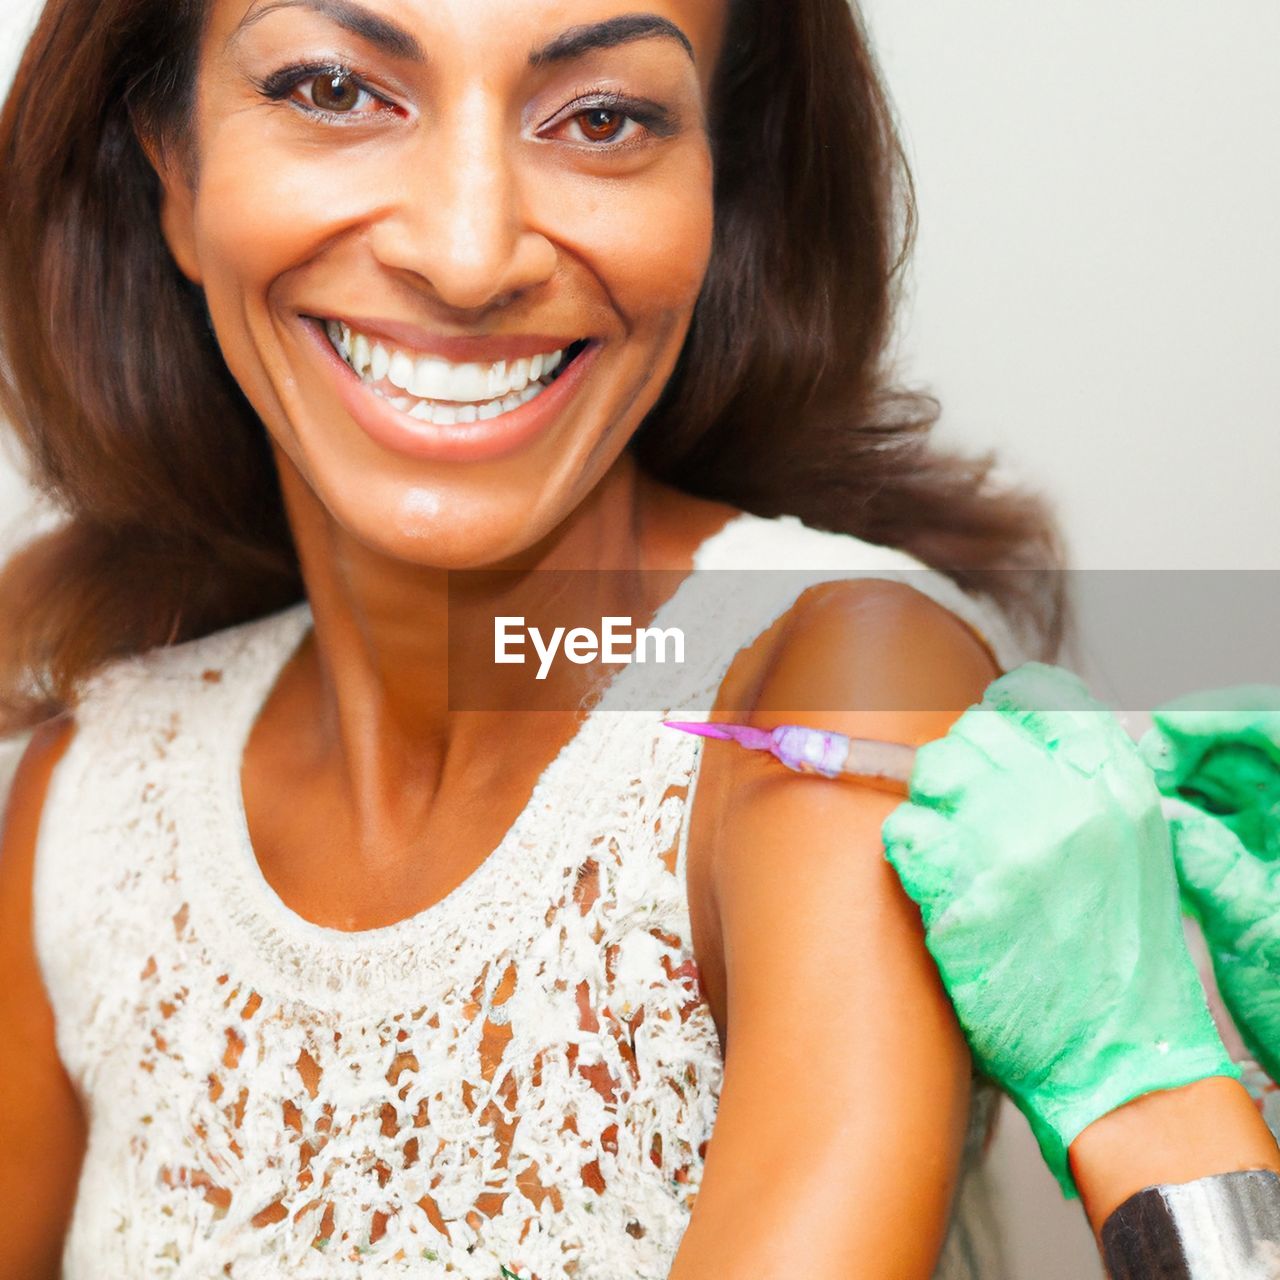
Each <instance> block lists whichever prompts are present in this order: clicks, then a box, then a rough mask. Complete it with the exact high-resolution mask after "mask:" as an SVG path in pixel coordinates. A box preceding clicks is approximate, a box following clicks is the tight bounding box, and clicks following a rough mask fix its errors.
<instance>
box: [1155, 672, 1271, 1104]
mask: <svg viewBox="0 0 1280 1280" xmlns="http://www.w3.org/2000/svg"><path fill="white" fill-rule="evenodd" d="M1152 719H1153V720H1154V721H1155V727H1154V728H1153V729H1152V730H1151V731H1150V732H1149V733H1147V734H1146V735H1145V736H1144V737H1143V739H1142V742H1141V743H1140V744H1139V745H1140V750H1141V752H1142V756H1143V758H1144V759H1145V760H1146V761H1147V763H1148V764H1149V765H1150V766H1151V769H1152V771H1153V773H1154V776H1155V781H1156V785H1157V786H1158V787H1159V788H1160V790H1161V791H1162V792H1164V794H1165V795H1167V796H1169V797H1171V798H1173V797H1178V798H1180V799H1181V800H1182V801H1183V802H1184V803H1182V804H1180V805H1178V806H1177V807H1176V812H1175V813H1173V814H1172V815H1171V817H1170V820H1169V833H1170V837H1171V840H1172V845H1173V855H1174V862H1175V865H1176V868H1177V872H1178V879H1179V882H1180V883H1181V886H1182V897H1183V902H1184V905H1185V906H1186V907H1187V909H1188V910H1189V911H1190V912H1191V913H1192V914H1193V915H1194V916H1195V917H1196V918H1197V919H1198V920H1199V921H1200V926H1201V929H1202V931H1203V933H1204V938H1205V942H1206V944H1207V946H1208V948H1209V955H1210V958H1211V959H1212V960H1213V970H1214V976H1215V977H1216V978H1217V980H1218V990H1219V991H1220V992H1221V993H1222V999H1223V1001H1224V1002H1225V1003H1226V1006H1227V1008H1228V1010H1229V1011H1230V1013H1231V1016H1232V1019H1233V1020H1234V1021H1235V1024H1236V1026H1237V1027H1238V1028H1239V1030H1240V1035H1241V1038H1242V1039H1243V1040H1244V1042H1245V1044H1246V1045H1247V1046H1248V1048H1249V1051H1250V1052H1251V1053H1252V1054H1253V1056H1254V1057H1255V1058H1256V1059H1257V1060H1258V1062H1259V1064H1260V1065H1261V1066H1262V1069H1263V1070H1264V1071H1265V1072H1266V1073H1267V1074H1268V1075H1269V1076H1270V1077H1271V1078H1272V1079H1273V1080H1280V861H1276V859H1280V688H1278V687H1275V686H1268V685H1239V686H1236V687H1234V688H1230V689H1216V690H1210V691H1207V692H1202V693H1193V694H1187V695H1185V696H1184V697H1181V698H1177V699H1175V700H1174V701H1172V702H1169V703H1166V704H1165V705H1164V706H1162V707H1159V708H1157V709H1156V710H1155V711H1154V712H1153V713H1152ZM1191 806H1194V808H1192V807H1191Z"/></svg>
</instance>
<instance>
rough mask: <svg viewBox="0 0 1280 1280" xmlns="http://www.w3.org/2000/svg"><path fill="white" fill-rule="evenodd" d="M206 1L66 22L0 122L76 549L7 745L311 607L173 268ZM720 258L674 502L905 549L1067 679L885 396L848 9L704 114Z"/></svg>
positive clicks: (893, 279) (900, 201)
mask: <svg viewBox="0 0 1280 1280" xmlns="http://www.w3.org/2000/svg"><path fill="white" fill-rule="evenodd" d="M204 7H205V6H204V4H203V3H202V2H201V0H48V3H47V4H46V5H45V8H44V11H43V14H42V16H41V18H40V21H39V24H38V26H37V27H36V30H35V33H34V35H33V36H32V38H31V40H30V42H29V44H28V46H27V49H26V52H25V55H24V57H23V59H22V62H21V64H20V66H19V68H18V72H17V75H16V78H15V80H14V83H13V86H12V88H11V91H10V93H9V97H8V100H7V102H6V104H5V107H4V111H3V115H2V116H0V411H3V413H4V414H5V415H7V417H8V418H9V420H10V422H11V424H12V427H13V429H14V430H15V431H16V433H17V437H18V440H19V443H20V444H21V446H22V449H23V451H24V453H25V455H26V457H27V459H28V460H29V464H30V471H31V475H32V479H33V481H34V482H35V484H36V485H37V487H38V488H39V489H40V490H41V491H42V492H44V493H45V494H46V495H48V496H49V497H50V498H52V499H53V501H54V502H55V503H56V504H57V505H58V506H59V507H61V508H62V509H63V510H65V511H66V512H67V513H68V515H69V517H70V518H69V519H68V520H67V521H66V523H65V524H63V525H62V526H61V527H60V528H58V529H57V530H55V531H54V532H52V533H48V534H45V535H43V536H41V537H39V538H37V539H35V540H34V541H32V542H30V543H29V544H28V545H27V546H26V547H24V548H23V549H22V550H20V551H19V552H18V553H17V554H16V555H15V556H14V557H13V558H12V559H11V560H10V561H9V563H8V564H7V565H6V566H5V567H4V569H3V571H0V625H2V626H3V628H4V631H3V635H0V735H3V734H5V733H10V732H15V731H17V730H19V729H22V728H25V727H28V726H30V725H33V724H36V723H38V722H40V721H41V720H43V719H45V718H47V717H48V716H50V715H53V714H56V713H57V712H58V711H61V710H63V709H66V708H68V707H71V706H74V703H75V697H76V690H77V687H78V685H79V682H80V681H81V680H83V679H84V678H85V677H86V676H88V675H89V674H91V673H92V672H93V671H94V670H96V669H97V668H98V667H100V666H101V665H102V664H103V663H105V662H107V661H109V660H111V659H113V658H116V657H121V656H124V655H127V654H131V653H136V652H141V651H144V650H146V649H148V648H151V647H152V646H155V645H158V644H167V643H177V642H181V641H184V640H189V639H194V638H196V637H198V636H201V635H205V634H207V633H209V632H211V631H214V630H218V629H220V628H222V627H226V626H230V625H233V624H235V623H238V622H242V621H246V620H248V619H250V618H253V617H257V616H261V615H262V614H264V613H267V612H270V611H272V610H274V609H277V608H283V607H285V606H286V605H288V604H290V603H293V602H294V601H297V600H299V599H301V597H302V593H303V583H302V579H301V576H300V574H299V569H298V563H297V557H296V554H295V551H294V548H293V543H292V538H291V535H290V531H289V527H288V523H287V520H286V518H285V513H284V509H283V504H282V500H281V496H280V490H279V481H278V477H277V475H276V471H275V465H274V460H273V457H272V454H271V451H270V448H269V445H268V441H267V436H266V432H265V430H264V428H263V426H262V424H261V422H260V421H259V420H258V418H257V416H256V415H255V413H254V412H253V410H252V408H251V407H250V405H249V404H248V402H247V401H246V399H245V398H244V396H243V395H242V394H241V392H240V389H239V387H238V386H237V385H236V383H235V381H234V379H233V378H232V376H231V374H230V373H229V371H228V369H227V367H226V365H225V363H224V362H223V359H222V356H221V353H220V352H219V349H218V346H217V342H216V340H215V339H214V337H213V335H212V333H211V331H210V328H209V325H208V321H207V315H206V312H205V309H204V303H203V298H202V296H201V294H200V292H199V291H198V290H196V289H194V288H193V287H192V286H191V285H190V284H189V283H188V282H187V281H186V280H185V279H184V278H183V277H182V275H181V274H180V273H179V272H178V270H177V268H176V266H175V265H174V263H173V261H172V260H171V258H170V255H169V252H168V249H167V247H166V245H165V242H164V240H163V238H162V235H161V231H160V224H159V186H158V180H157V178H156V176H155V173H154V170H153V169H152V167H151V165H150V163H149V162H148V160H147V158H146V155H145V153H144V151H143V150H142V147H141V145H140V143H139V141H138V139H139V136H146V137H151V138H154V139H158V140H160V141H161V142H169V143H173V144H176V145H180V144H181V142H182V140H183V139H184V137H185V136H186V130H187V127H188V125H189V123H190V119H191V111H192V100H193V94H194V83H195V75H196V69H197V56H198V47H199V42H200V37H201V34H202V29H203V21H204ZM711 105H712V122H713V144H714V147H715V157H716V222H717V229H716V244H715V251H714V254H713V259H712V264H711V268H710V272H709V275H708V278H707V281H706V285H705V288H704V290H703V294H702V297H701V299H700V301H699V304H698V308H697V312H696V315H695V318H694V325H693V329H692V331H691V333H690V337H689V341H688V343H687V346H686V349H685V351H684V354H683V356H682V359H681V362H680V365H679V367H678V368H677V370H676V373H675V375H674V376H673V378H672V380H671V382H670V384H669V385H668V387H667V388H666V390H665V392H664V394H663V397H662V399H661V401H660V403H659V404H658V405H657V406H656V408H655V409H654V410H653V412H652V413H651V414H650V415H649V417H648V418H647V419H646V421H645V422H644V424H643V425H642V427H641V428H640V430H639V432H638V433H637V435H636V437H635V439H634V440H633V442H632V446H631V447H632V448H633V449H634V450H635V452H636V456H637V458H638V460H639V461H640V463H641V464H642V465H643V466H644V467H645V468H646V469H647V470H649V471H650V472H651V473H652V474H654V475H656V476H657V477H659V478H660V479H662V480H665V481H666V482H668V483H670V484H673V485H675V486H676V487H678V488H680V489H682V490H684V491H686V492H689V493H695V494H701V495H704V496H708V497H715V498H719V499H721V500H724V501H727V502H731V503H733V504H735V505H737V506H740V507H743V508H744V509H746V510H749V511H754V512H756V513H757V514H760V515H778V514H783V513H790V514H793V515H797V516H799V517H800V518H801V519H802V520H804V521H805V522H806V523H809V524H812V525H815V526H817V527H819V528H825V529H833V530H840V531H844V532H849V533H853V534H856V535H857V536H858V537H861V538H864V539H866V540H867V541H870V542H877V543H881V544H884V545H887V546H892V547H897V548H900V549H902V550H904V551H907V552H909V553H910V554H912V555H914V556H916V557H918V558H919V559H920V560H922V561H923V562H924V563H926V564H928V565H930V566H933V567H935V568H938V569H941V570H942V571H944V572H946V573H948V574H950V575H951V576H952V577H953V578H954V579H955V580H956V581H957V582H958V583H959V584H960V585H961V586H963V587H965V588H966V589H968V590H971V591H974V592H977V593H981V594H986V595H987V596H989V597H990V598H991V599H992V600H994V601H995V602H996V603H997V604H998V605H999V606H1000V607H1001V608H1003V609H1004V610H1005V612H1006V614H1007V615H1008V617H1009V618H1010V620H1011V621H1013V622H1014V623H1015V624H1016V625H1017V626H1018V627H1019V628H1020V629H1022V630H1023V631H1024V633H1025V634H1028V635H1032V636H1038V637H1039V638H1040V640H1041V647H1040V656H1043V657H1044V658H1046V659H1047V660H1051V659H1052V657H1053V656H1054V654H1056V652H1057V650H1058V647H1059V645H1060V642H1061V639H1062V636H1063V631H1064V627H1065V624H1066V620H1067V617H1066V614H1067V603H1066V600H1065V597H1064V593H1063V590H1062V587H1061V585H1060V584H1061V582H1062V579H1063V577H1064V575H1062V574H1059V573H1054V572H1044V570H1052V569H1056V568H1059V567H1061V565H1062V562H1063V559H1064V555H1063V547H1062V543H1061V540H1060V534H1059V532H1058V530H1057V528H1056V527H1055V524H1054V520H1053V517H1052V515H1051V513H1050V509H1049V507H1048V506H1047V504H1046V503H1045V501H1044V499H1043V498H1041V497H1040V496H1039V495H1036V494H1034V493H1030V492H1027V491H1023V490H1014V489H1009V488H997V487H996V486H995V485H994V484H993V483H992V477H991V472H992V469H993V466H994V464H995V459H994V457H993V455H991V454H987V455H984V456H982V457H979V458H969V457H964V456H961V455H958V454H954V453H946V452H943V451H940V450H938V449H937V448H935V447H934V446H933V445H932V444H931V443H930V441H929V440H928V434H929V431H930V428H931V427H932V425H933V422H934V420H935V418H936V416H937V406H936V404H935V403H934V402H933V401H932V399H930V398H928V397H925V396H920V395H911V394H907V393H902V392H895V391H893V390H892V389H890V388H889V387H888V386H887V385H886V378H885V371H884V367H883V366H884V359H885V349H886V341H887V336H888V333H889V328H890V325H891V321H892V315H893V305H894V301H895V294H896V286H897V280H898V278H899V273H900V268H901V265H902V263H903V261H904V260H905V257H906V254H907V251H908V249H909V247H910V243H911V239H912V234H913V230H914V202H913V198H912V191H911V185H910V178H909V175H908V173H907V169H906V165H905V162H904V158H903V155H902V152H901V149H900V146H899V143H898V140H897V137H896V134H895V130H894V127H893V122H892V116H891V112H890V109H889V106H888V103H887V101H886V98H885V95H884V91H883V89H882V87H881V84H880V78H879V75H878V73H877V69H876V66H875V63H874V60H873V57H872V54H871V51H870V47H869V44H868V41H867V39H866V36H865V33H864V31H863V29H862V25H861V21H860V19H859V17H858V15H857V13H856V11H854V10H853V9H851V8H850V6H849V4H848V2H847V0H788V3H787V4H786V5H785V7H784V6H780V5H778V4H777V3H776V0H774V2H773V3H769V4H766V3H764V0H733V4H732V8H731V14H730V30H729V32H728V35H727V40H726V45H725V50H724V54H723V58H722V62H721V65H720V67H719V69H718V78H717V83H716V85H715V88H714V93H713V102H712V104H711Z"/></svg>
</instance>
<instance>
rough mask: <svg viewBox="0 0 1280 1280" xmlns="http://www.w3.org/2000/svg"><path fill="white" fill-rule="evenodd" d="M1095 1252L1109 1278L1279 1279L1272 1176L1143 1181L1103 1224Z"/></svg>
mask: <svg viewBox="0 0 1280 1280" xmlns="http://www.w3.org/2000/svg"><path fill="white" fill-rule="evenodd" d="M1102 1255H1103V1259H1104V1261H1105V1262H1106V1265H1107V1274H1108V1275H1110V1276H1111V1277H1112V1280H1280V1177H1277V1175H1276V1174H1274V1173H1271V1172H1270V1171H1269V1170H1259V1169H1252V1170H1248V1171H1247V1172H1242V1173H1220V1174H1216V1175H1214V1176H1213V1177H1209V1178H1198V1179H1196V1181H1195V1182H1184V1183H1178V1184H1171V1185H1167V1186H1157V1187H1146V1188H1144V1189H1143V1190H1142V1191H1139V1192H1138V1193H1137V1194H1136V1195H1132V1196H1130V1197H1129V1198H1128V1199H1127V1200H1126V1201H1125V1202H1124V1203H1123V1204H1122V1205H1121V1206H1120V1207H1119V1208H1118V1209H1117V1210H1116V1211H1115V1212H1114V1213H1113V1214H1112V1215H1111V1216H1110V1217H1109V1218H1108V1219H1107V1220H1106V1222H1105V1223H1104V1224H1103V1227H1102Z"/></svg>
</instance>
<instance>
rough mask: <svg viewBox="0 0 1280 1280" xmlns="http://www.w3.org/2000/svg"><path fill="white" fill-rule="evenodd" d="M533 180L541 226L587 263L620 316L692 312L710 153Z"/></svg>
mask: <svg viewBox="0 0 1280 1280" xmlns="http://www.w3.org/2000/svg"><path fill="white" fill-rule="evenodd" d="M540 185H541V187H542V190H541V191H540V193H539V201H538V206H540V207H538V208H537V211H536V212H535V213H534V214H533V217H535V218H536V219H537V223H538V225H539V227H540V229H542V230H543V233H544V234H546V235H548V236H550V237H551V238H552V239H553V240H555V241H556V242H557V245H558V247H559V248H560V250H561V252H562V253H567V254H570V255H572V256H573V257H576V258H578V259H580V260H581V261H582V262H583V263H584V264H585V265H586V266H587V268H588V270H589V271H590V272H591V274H592V275H594V276H595V277H596V278H597V280H598V281H599V282H600V283H601V285H602V286H603V287H604V289H605V290H606V292H607V293H608V295H609V298H610V300H611V302H612V303H613V305H614V306H615V307H616V308H617V310H618V311H620V312H621V313H622V315H623V317H624V319H625V320H626V321H628V322H629V323H630V324H631V325H633V326H637V327H638V326H640V325H642V324H643V322H644V318H645V317H646V316H653V317H662V318H664V319H666V318H669V317H670V316H671V315H672V313H673V312H680V311H685V310H691V309H692V307H693V305H694V303H695V302H696V301H697V298H698V295H699V293H700V292H701V290H702V283H703V280H704V278H705V276H706V272H707V267H708V264H709V262H710V258H711V248H712V238H713V233H714V211H713V204H712V176H711V166H710V160H709V157H705V158H704V157H703V156H702V155H700V154H697V153H694V154H691V155H690V156H689V157H688V158H687V159H683V160H682V162H681V163H679V164H674V163H673V164H658V165H655V166H654V167H653V169H652V170H650V171H649V172H647V173H643V174H639V175H636V176H635V177H620V178H599V177H590V176H587V175H582V174H571V175H568V176H565V175H563V174H556V175H545V176H543V177H541V178H540Z"/></svg>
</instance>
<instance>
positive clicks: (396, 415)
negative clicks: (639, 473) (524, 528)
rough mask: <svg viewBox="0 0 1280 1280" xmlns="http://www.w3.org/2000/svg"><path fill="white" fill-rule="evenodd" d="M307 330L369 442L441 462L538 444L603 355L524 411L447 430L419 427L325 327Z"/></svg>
mask: <svg viewBox="0 0 1280 1280" xmlns="http://www.w3.org/2000/svg"><path fill="white" fill-rule="evenodd" d="M303 328H304V329H305V330H306V332H307V334H308V335H309V338H310V341H311V342H312V343H314V344H315V346H316V348H317V351H318V354H319V355H320V357H321V359H322V360H324V361H325V363H326V365H327V367H328V368H329V369H330V370H331V371H332V373H333V377H334V381H335V384H336V389H337V392H338V398H339V399H340V400H341V401H342V405H343V407H344V408H345V409H346V411H347V412H348V413H349V414H350V415H351V416H352V418H354V419H355V421H356V425H357V426H359V427H360V428H361V430H362V431H364V433H365V434H366V435H367V436H369V437H370V438H371V439H372V440H374V441H375V442H376V443H378V444H380V445H382V446H383V447H384V448H386V449H390V450H392V451H394V452H396V453H402V454H407V455H408V456H410V457H414V458H425V459H430V460H433V461H440V462H483V461H487V460H489V459H491V458H501V457H505V456H506V455H507V454H510V453H514V452H515V451H516V450H517V449H521V448H523V447H524V446H525V445H527V444H529V443H530V442H532V441H533V440H535V439H537V438H538V437H539V436H541V435H542V434H543V433H544V432H546V431H547V430H549V429H550V427H551V426H552V424H553V423H555V422H556V421H557V419H558V418H559V417H560V415H561V414H562V412H563V410H564V407H565V406H566V405H567V404H568V402H569V401H570V399H571V398H572V397H573V395H574V394H575V393H576V392H577V390H578V387H579V386H580V385H581V383H582V380H583V379H584V378H585V377H586V375H587V371H588V369H589V367H590V366H591V364H592V363H593V362H594V361H595V357H596V354H597V353H598V352H599V350H600V344H599V343H597V342H591V343H589V344H588V346H587V347H586V348H585V349H584V350H583V351H582V353H581V354H580V355H579V356H578V357H577V359H576V360H573V361H571V362H570V364H569V365H568V367H567V368H566V369H565V371H564V372H563V373H562V374H561V375H560V376H559V377H558V378H557V379H556V380H555V381H554V382H553V383H551V385H550V386H548V387H547V388H546V389H545V390H544V391H542V392H540V393H539V394H538V395H536V396H535V397H534V398H533V399H532V400H530V401H529V402H528V403H527V404H522V405H521V406H520V407H519V408H518V409H512V410H511V411H510V412H509V413H503V414H499V415H498V416H497V417H496V418H490V419H489V420H488V421H486V422H479V421H477V422H467V423H459V424H457V425H456V426H452V427H446V426H440V425H439V424H437V423H433V422H419V421H418V420H417V419H416V418H411V417H409V415H408V414H405V413H401V412H400V410H399V409H397V408H396V407H395V406H394V405H392V404H391V403H390V402H389V401H387V400H384V399H383V398H382V397H381V396H379V395H377V394H376V393H375V392H373V391H371V390H370V389H369V388H368V387H366V386H365V385H364V383H363V382H362V381H361V380H360V379H359V378H358V377H357V376H356V372H355V370H354V369H352V367H351V366H350V365H349V364H347V362H346V361H345V360H344V359H343V358H342V357H341V356H340V355H339V354H338V353H337V352H336V351H335V350H334V349H333V344H332V343H331V342H330V341H329V336H328V334H327V333H326V332H325V329H324V326H323V324H322V323H321V322H319V321H316V320H304V321H303Z"/></svg>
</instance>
